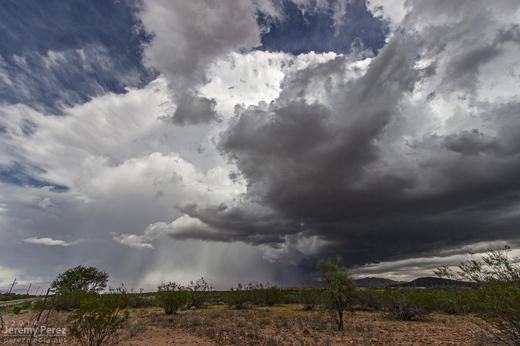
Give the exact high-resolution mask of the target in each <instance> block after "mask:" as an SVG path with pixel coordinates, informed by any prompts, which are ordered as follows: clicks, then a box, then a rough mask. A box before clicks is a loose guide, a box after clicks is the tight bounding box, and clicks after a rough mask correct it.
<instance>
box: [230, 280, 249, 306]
mask: <svg viewBox="0 0 520 346" xmlns="http://www.w3.org/2000/svg"><path fill="white" fill-rule="evenodd" d="M251 298H252V285H251V284H249V286H247V287H244V286H242V284H240V283H239V284H238V285H237V287H231V288H230V289H229V292H228V295H227V301H228V305H229V306H231V307H233V306H234V307H235V308H237V309H243V308H245V307H246V305H247V304H248V303H250V302H251Z"/></svg>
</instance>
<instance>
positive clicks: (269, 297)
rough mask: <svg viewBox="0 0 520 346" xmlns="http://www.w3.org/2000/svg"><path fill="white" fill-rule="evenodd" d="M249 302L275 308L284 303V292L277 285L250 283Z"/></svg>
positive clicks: (248, 288)
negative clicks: (276, 305)
mask: <svg viewBox="0 0 520 346" xmlns="http://www.w3.org/2000/svg"><path fill="white" fill-rule="evenodd" d="M247 290H248V291H249V300H250V302H251V303H252V304H255V305H262V306H265V305H268V306H273V305H275V304H280V303H282V302H283V301H284V291H283V290H282V289H281V288H280V287H278V286H275V285H271V284H270V283H267V284H266V285H265V286H264V285H263V284H260V283H256V284H253V283H250V284H249V285H248V287H247Z"/></svg>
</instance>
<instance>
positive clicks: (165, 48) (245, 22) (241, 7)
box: [140, 0, 261, 125]
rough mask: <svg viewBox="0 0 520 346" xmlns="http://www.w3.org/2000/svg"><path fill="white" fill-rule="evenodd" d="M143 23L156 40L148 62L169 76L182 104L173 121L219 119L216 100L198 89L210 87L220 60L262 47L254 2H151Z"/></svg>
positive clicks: (174, 92) (142, 18)
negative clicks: (213, 66)
mask: <svg viewBox="0 0 520 346" xmlns="http://www.w3.org/2000/svg"><path fill="white" fill-rule="evenodd" d="M140 17H141V20H142V21H143V24H144V27H145V29H146V30H147V31H148V32H150V34H151V35H152V36H153V39H152V42H151V43H150V44H149V45H148V46H147V47H146V48H145V51H144V53H145V56H146V62H147V63H148V64H149V65H150V66H152V67H153V68H156V69H158V70H159V71H160V72H162V73H164V74H165V75H166V76H167V78H168V84H169V87H170V89H171V91H172V96H173V99H174V100H175V102H176V103H177V110H176V111H175V114H174V115H173V122H174V123H176V124H179V125H184V124H192V125H195V124H198V123H207V122H209V121H211V120H214V119H215V118H216V113H215V112H214V107H215V104H214V101H212V100H208V99H207V98H204V97H202V96H200V95H199V94H198V92H197V88H198V87H200V86H201V85H204V84H206V83H207V82H208V79H207V75H206V73H207V69H208V68H209V67H210V65H211V64H212V63H213V62H214V61H215V59H217V58H220V57H223V56H225V55H227V54H229V53H230V52H233V51H238V50H240V49H246V50H249V49H251V48H253V47H255V46H258V45H259V44H260V40H259V36H260V33H261V32H260V29H259V28H258V26H257V25H256V20H255V17H254V13H253V12H252V4H251V3H250V2H249V1H242V0H226V1H219V2H212V1H182V0H176V1H145V6H144V10H143V11H142V12H141V15H140Z"/></svg>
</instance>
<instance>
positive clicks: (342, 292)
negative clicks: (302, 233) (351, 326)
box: [318, 256, 356, 331]
mask: <svg viewBox="0 0 520 346" xmlns="http://www.w3.org/2000/svg"><path fill="white" fill-rule="evenodd" d="M340 263H341V257H339V256H338V257H337V259H336V261H333V260H331V259H328V260H326V261H325V260H320V261H319V262H318V268H319V269H320V270H321V277H322V281H323V282H325V284H326V285H327V286H326V287H325V296H324V297H325V304H326V306H327V308H328V309H329V310H330V311H331V312H333V313H334V312H335V313H337V317H336V318H335V319H336V323H337V325H338V330H340V331H342V330H343V329H344V326H343V312H344V311H345V310H352V308H353V306H354V302H355V299H356V282H355V281H354V279H353V278H352V277H351V276H350V273H349V272H348V271H347V269H345V267H343V266H340Z"/></svg>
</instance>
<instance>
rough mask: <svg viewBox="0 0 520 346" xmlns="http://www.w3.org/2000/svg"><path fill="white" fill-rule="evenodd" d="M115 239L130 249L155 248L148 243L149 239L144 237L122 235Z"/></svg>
mask: <svg viewBox="0 0 520 346" xmlns="http://www.w3.org/2000/svg"><path fill="white" fill-rule="evenodd" d="M113 239H114V240H115V241H116V242H118V243H120V244H123V245H126V246H130V247H138V248H148V249H153V248H154V247H153V245H152V244H150V243H147V242H146V241H147V240H148V238H146V237H142V236H137V235H134V234H121V235H118V236H115V237H114V238H113Z"/></svg>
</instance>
